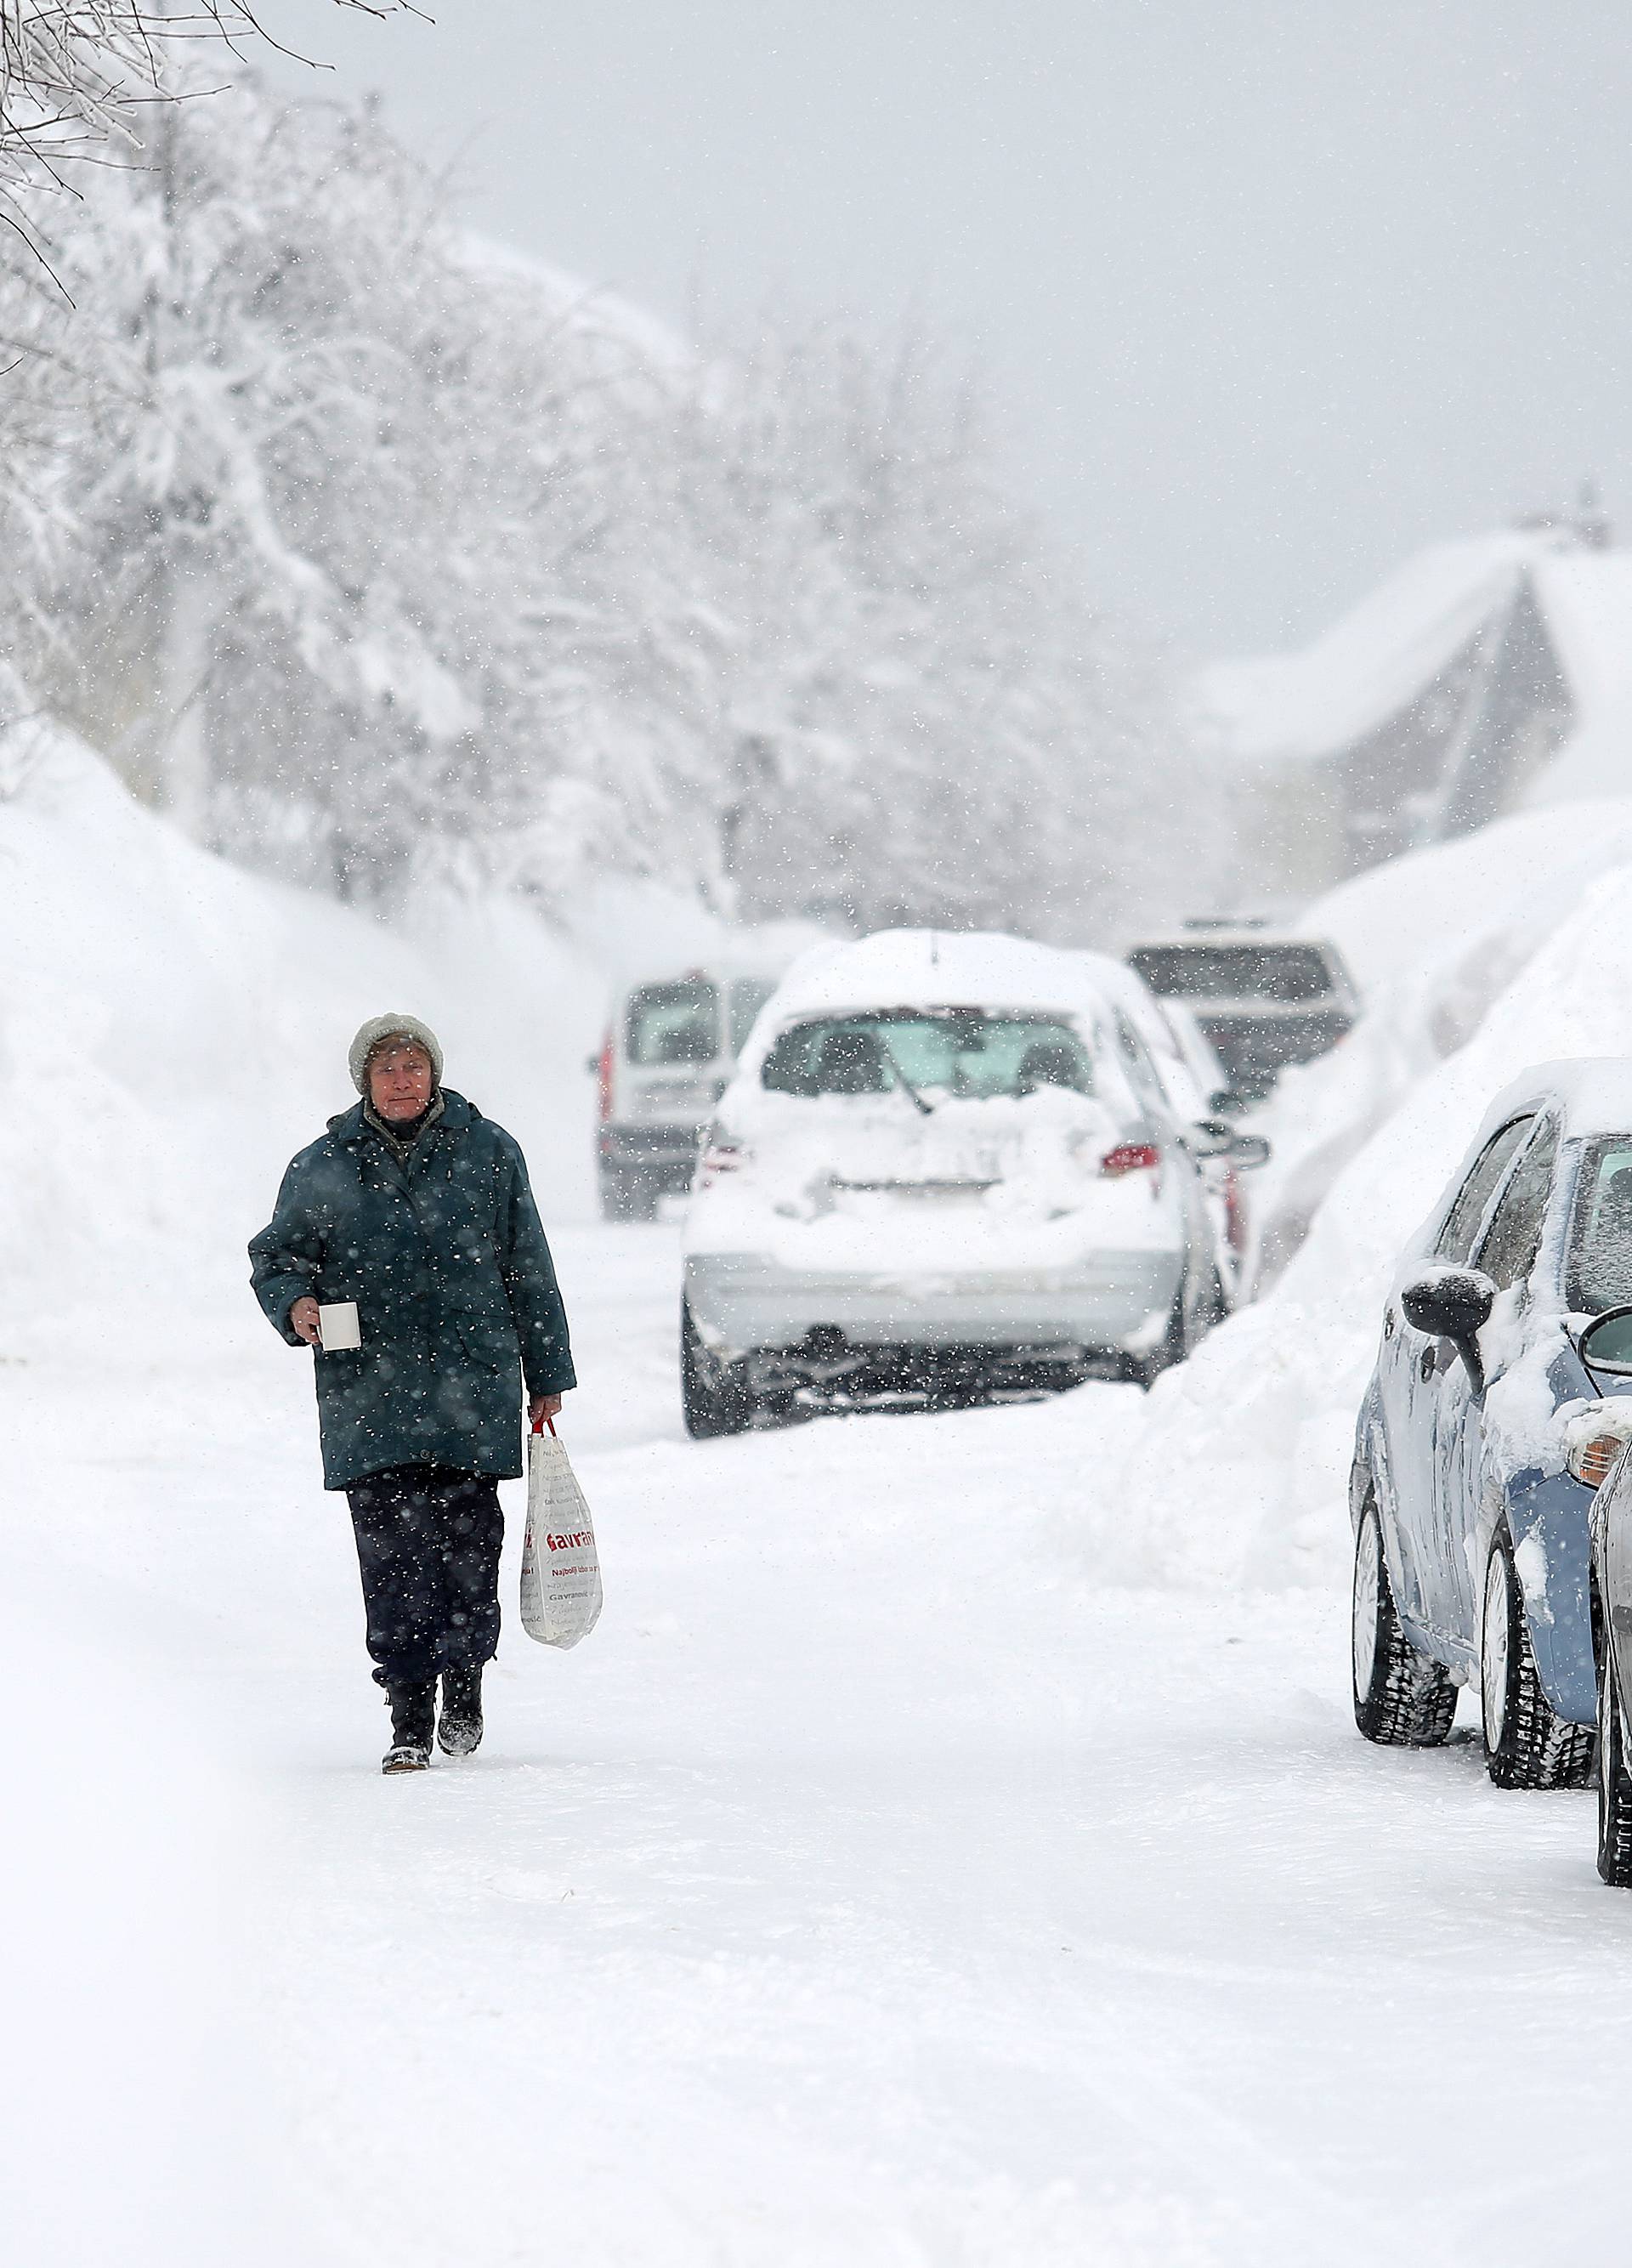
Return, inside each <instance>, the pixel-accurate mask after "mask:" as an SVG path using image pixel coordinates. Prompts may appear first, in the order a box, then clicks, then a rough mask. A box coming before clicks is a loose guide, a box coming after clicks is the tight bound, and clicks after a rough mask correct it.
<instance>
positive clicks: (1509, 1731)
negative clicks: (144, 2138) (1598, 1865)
mask: <svg viewBox="0 0 1632 2268" xmlns="http://www.w3.org/2000/svg"><path fill="white" fill-rule="evenodd" d="M1479 1696H1480V1704H1481V1716H1482V1719H1483V1723H1484V1734H1485V1755H1486V1758H1487V1761H1488V1764H1489V1771H1490V1777H1491V1778H1492V1780H1493V1781H1494V1782H1495V1783H1496V1786H1497V1787H1517V1788H1547V1787H1585V1786H1586V1785H1587V1783H1588V1781H1589V1780H1590V1779H1591V1778H1592V1744H1593V1739H1594V1734H1593V1731H1592V1727H1591V1726H1590V1725H1572V1724H1570V1723H1568V1722H1567V1721H1566V1719H1563V1718H1562V1717H1561V1716H1559V1715H1558V1714H1557V1712H1555V1709H1554V1707H1553V1705H1552V1703H1551V1702H1550V1701H1549V1700H1548V1699H1547V1695H1546V1694H1545V1693H1544V1692H1543V1691H1542V1690H1541V1680H1540V1675H1538V1674H1537V1670H1536V1658H1535V1654H1534V1652H1533V1649H1532V1646H1531V1644H1530V1624H1529V1621H1528V1618H1527V1617H1526V1616H1525V1601H1524V1594H1523V1592H1522V1591H1521V1589H1520V1587H1519V1581H1518V1568H1517V1567H1516V1566H1515V1565H1514V1564H1513V1545H1512V1540H1511V1537H1510V1536H1509V1535H1508V1533H1507V1531H1506V1529H1505V1528H1503V1530H1502V1532H1501V1533H1500V1535H1497V1537H1496V1542H1495V1543H1493V1544H1492V1545H1491V1547H1490V1557H1489V1559H1488V1560H1487V1561H1486V1563H1485V1603H1484V1612H1483V1615H1482V1616H1481V1620H1480V1631H1479Z"/></svg>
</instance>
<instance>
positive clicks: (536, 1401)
mask: <svg viewBox="0 0 1632 2268" xmlns="http://www.w3.org/2000/svg"><path fill="white" fill-rule="evenodd" d="M560 1413H561V1396H560V1395H559V1394H535V1395H533V1398H532V1399H531V1401H530V1402H529V1403H527V1423H528V1425H542V1424H543V1423H544V1420H545V1419H546V1418H555V1417H558V1416H559V1415H560Z"/></svg>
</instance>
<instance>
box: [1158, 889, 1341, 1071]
mask: <svg viewBox="0 0 1632 2268" xmlns="http://www.w3.org/2000/svg"><path fill="white" fill-rule="evenodd" d="M1128 966H1129V968H1133V969H1135V970H1136V972H1137V974H1138V975H1139V976H1142V977H1143V979H1144V981H1145V983H1147V984H1148V985H1149V986H1150V990H1151V991H1152V992H1154V993H1156V994H1157V995H1158V997H1159V998H1162V999H1169V998H1176V999H1179V1000H1181V1001H1182V1002H1183V1003H1184V1005H1186V1007H1187V1008H1188V1009H1189V1010H1190V1012H1191V1013H1192V1014H1193V1015H1194V1016H1195V1020H1196V1021H1197V1023H1198V1024H1199V1025H1200V1026H1201V1027H1202V1031H1203V1032H1204V1033H1205V1035H1206V1036H1207V1038H1208V1039H1209V1041H1210V1042H1211V1043H1212V1045H1213V1047H1214V1048H1215V1049H1217V1053H1218V1056H1219V1057H1220V1059H1221V1060H1222V1062H1223V1063H1224V1067H1225V1069H1226V1070H1227V1071H1228V1072H1229V1074H1230V1081H1231V1086H1232V1087H1234V1089H1235V1090H1236V1092H1237V1093H1238V1094H1240V1095H1242V1096H1243V1097H1245V1098H1247V1099H1250V1100H1253V1101H1257V1100H1259V1099H1261V1097H1262V1096H1264V1095H1266V1094H1268V1092H1269V1090H1270V1088H1271V1087H1272V1086H1274V1085H1275V1080H1276V1079H1278V1078H1279V1076H1280V1074H1281V1073H1282V1071H1284V1070H1285V1069H1286V1067H1287V1065H1288V1064H1301V1063H1312V1061H1313V1060H1314V1058H1315V1057H1317V1056H1323V1055H1325V1054H1327V1052H1328V1051H1329V1050H1330V1049H1333V1048H1334V1047H1335V1046H1336V1045H1337V1043H1338V1042H1339V1041H1340V1040H1342V1039H1344V1038H1346V1037H1347V1036H1348V1035H1349V1032H1350V1031H1351V1030H1352V1028H1353V1027H1354V1022H1355V1019H1356V1015H1357V1014H1358V1013H1359V1008H1358V1004H1357V1000H1356V993H1355V988H1354V984H1353V982H1352V980H1351V979H1350V977H1349V972H1348V970H1347V968H1345V967H1344V966H1343V961H1342V955H1341V954H1339V953H1338V950H1337V948H1336V946H1334V945H1331V944H1328V943H1327V942H1326V941H1325V940H1323V939H1319V938H1308V937H1299V936H1297V935H1295V934H1293V933H1291V932H1276V931H1273V930H1269V929H1267V928H1264V927H1261V926H1260V925H1259V924H1250V923H1239V922H1218V923H1209V922H1195V923H1190V924H1187V926H1186V927H1185V928H1184V930H1182V931H1181V932H1180V933H1179V934H1178V935H1177V936H1174V937H1167V938H1158V939H1150V941H1149V942H1147V943H1145V944H1143V945H1137V946H1135V947H1134V948H1133V950H1132V951H1131V952H1130V953H1129V954H1128Z"/></svg>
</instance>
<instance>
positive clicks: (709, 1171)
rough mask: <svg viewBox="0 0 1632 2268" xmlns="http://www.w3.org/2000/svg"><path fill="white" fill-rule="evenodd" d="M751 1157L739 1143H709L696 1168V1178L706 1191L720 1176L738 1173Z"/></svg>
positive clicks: (750, 1152)
mask: <svg viewBox="0 0 1632 2268" xmlns="http://www.w3.org/2000/svg"><path fill="white" fill-rule="evenodd" d="M753 1155H754V1152H752V1151H751V1150H747V1149H745V1148H744V1147H743V1145H742V1144H741V1143H740V1142H710V1143H709V1146H708V1148H707V1149H706V1150H705V1151H704V1152H703V1153H702V1163H701V1165H700V1166H699V1167H698V1168H697V1174H698V1178H699V1180H700V1181H701V1182H702V1186H703V1188H704V1189H708V1188H709V1186H710V1184H711V1183H712V1182H714V1180H715V1178H716V1177H717V1175H720V1174H739V1173H740V1172H741V1171H742V1168H743V1167H745V1166H746V1164H747V1162H748V1160H749V1159H750V1158H751V1157H752V1156H753Z"/></svg>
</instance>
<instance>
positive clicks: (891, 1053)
mask: <svg viewBox="0 0 1632 2268" xmlns="http://www.w3.org/2000/svg"><path fill="white" fill-rule="evenodd" d="M878 1045H879V1047H880V1048H881V1049H883V1051H884V1059H885V1061H886V1063H887V1064H889V1066H890V1069H891V1070H892V1071H893V1072H894V1073H895V1076H896V1078H897V1079H900V1081H901V1085H902V1086H903V1087H904V1088H905V1089H906V1091H907V1094H908V1096H909V1097H910V1098H911V1101H912V1102H913V1105H914V1107H915V1109H917V1111H918V1112H919V1113H920V1114H921V1116H923V1117H925V1118H932V1117H933V1116H934V1115H935V1105H934V1104H933V1103H932V1102H926V1101H924V1099H923V1096H922V1095H921V1094H919V1092H918V1090H917V1088H916V1087H915V1086H914V1085H913V1083H912V1081H911V1080H910V1079H908V1076H907V1074H906V1072H905V1071H903V1070H902V1069H901V1065H900V1064H899V1063H898V1062H897V1061H896V1059H895V1050H894V1049H893V1047H892V1046H891V1045H890V1043H889V1042H888V1041H887V1040H886V1039H884V1038H880V1039H879V1041H878Z"/></svg>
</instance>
